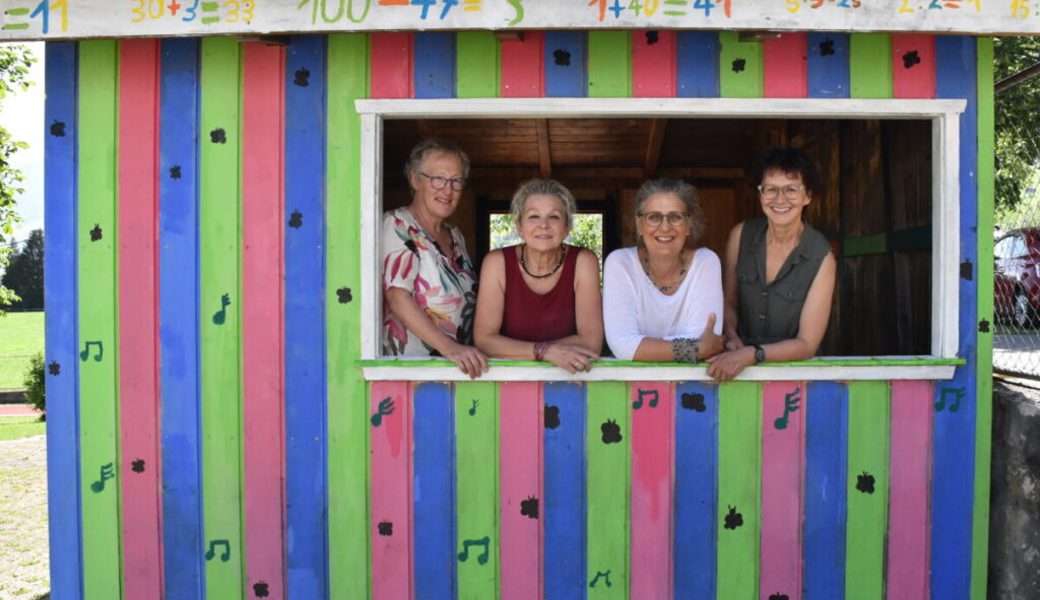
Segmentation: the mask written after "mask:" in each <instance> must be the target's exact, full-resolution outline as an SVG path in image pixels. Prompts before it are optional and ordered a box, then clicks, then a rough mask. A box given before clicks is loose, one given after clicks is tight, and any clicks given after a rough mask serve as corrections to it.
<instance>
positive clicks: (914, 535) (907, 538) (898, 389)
mask: <svg viewBox="0 0 1040 600" xmlns="http://www.w3.org/2000/svg"><path fill="white" fill-rule="evenodd" d="M890 435H891V436H892V441H891V450H890V456H891V457H892V458H891V461H892V462H891V474H890V477H891V483H890V485H891V488H890V489H889V494H890V496H889V501H888V507H889V509H888V510H889V515H888V577H887V581H886V588H887V592H888V594H887V597H888V598H889V599H890V600H903V599H910V598H927V597H928V555H929V548H928V529H929V527H928V521H929V519H928V483H929V481H931V477H930V474H931V455H930V454H929V450H930V449H931V447H932V384H931V383H929V382H927V381H893V382H892V429H891V434H890ZM938 501H940V502H941V501H942V500H941V499H939V500H938Z"/></svg>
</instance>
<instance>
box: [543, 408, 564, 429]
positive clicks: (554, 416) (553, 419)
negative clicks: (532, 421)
mask: <svg viewBox="0 0 1040 600" xmlns="http://www.w3.org/2000/svg"><path fill="white" fill-rule="evenodd" d="M559 426H560V407H559V406H553V405H552V404H546V405H545V428H546V429H556V428H557V427H559Z"/></svg>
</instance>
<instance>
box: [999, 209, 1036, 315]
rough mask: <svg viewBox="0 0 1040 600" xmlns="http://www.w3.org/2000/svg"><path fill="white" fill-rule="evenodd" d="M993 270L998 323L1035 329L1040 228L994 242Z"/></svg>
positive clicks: (1003, 236) (1015, 233) (1026, 229)
mask: <svg viewBox="0 0 1040 600" xmlns="http://www.w3.org/2000/svg"><path fill="white" fill-rule="evenodd" d="M993 268H994V278H993V283H994V289H993V310H994V312H995V314H996V317H997V319H1001V320H1004V321H1006V322H1011V323H1013V324H1015V325H1018V326H1019V327H1023V328H1025V327H1030V328H1031V327H1034V326H1035V325H1036V324H1037V322H1038V320H1040V319H1038V316H1040V227H1028V228H1024V229H1014V230H1012V231H1009V232H1008V233H1006V234H1004V235H1002V236H1000V237H999V238H997V241H996V244H995V246H994V248H993Z"/></svg>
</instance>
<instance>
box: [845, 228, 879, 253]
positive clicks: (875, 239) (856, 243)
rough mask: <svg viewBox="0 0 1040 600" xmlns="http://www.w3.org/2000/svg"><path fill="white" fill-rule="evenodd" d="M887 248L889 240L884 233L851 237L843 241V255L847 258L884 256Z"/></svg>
mask: <svg viewBox="0 0 1040 600" xmlns="http://www.w3.org/2000/svg"><path fill="white" fill-rule="evenodd" d="M887 246H888V239H887V237H886V236H885V234H884V233H875V234H874V235H851V236H848V237H846V238H845V239H844V240H842V242H841V253H842V255H844V256H847V257H851V256H864V255H867V254H884V253H885V249H886V247H887Z"/></svg>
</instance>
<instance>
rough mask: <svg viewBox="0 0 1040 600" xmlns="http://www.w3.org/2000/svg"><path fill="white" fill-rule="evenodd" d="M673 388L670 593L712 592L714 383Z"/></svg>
mask: <svg viewBox="0 0 1040 600" xmlns="http://www.w3.org/2000/svg"><path fill="white" fill-rule="evenodd" d="M675 392H676V394H675V396H676V402H675V411H676V414H675V550H674V561H675V565H676V568H675V597H676V598H714V597H715V592H716V588H715V571H716V565H715V548H716V544H715V541H716V529H715V528H716V524H715V522H716V519H715V515H716V514H717V512H718V511H717V510H716V503H717V501H718V499H717V492H718V489H719V485H718V482H719V443H718V438H719V401H718V387H716V386H714V385H707V384H704V383H694V382H685V383H679V384H678V385H677V386H676V390H675ZM702 402H703V404H701V403H702Z"/></svg>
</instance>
